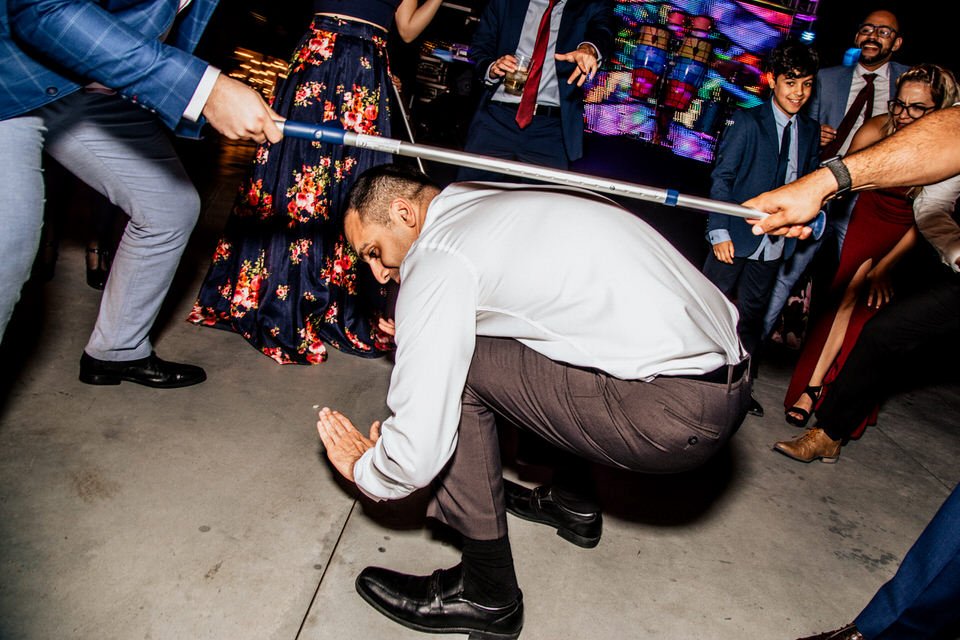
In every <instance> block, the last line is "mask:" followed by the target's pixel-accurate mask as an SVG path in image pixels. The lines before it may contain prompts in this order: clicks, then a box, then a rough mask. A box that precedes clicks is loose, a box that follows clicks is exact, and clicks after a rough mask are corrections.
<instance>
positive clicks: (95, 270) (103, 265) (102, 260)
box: [86, 247, 110, 291]
mask: <svg viewBox="0 0 960 640" xmlns="http://www.w3.org/2000/svg"><path fill="white" fill-rule="evenodd" d="M91 256H96V260H93V259H91ZM91 263H94V264H92V265H91ZM86 266H87V284H88V285H89V286H91V287H93V288H94V289H97V290H100V291H102V290H103V288H104V287H105V286H107V276H108V275H109V274H110V252H109V251H107V250H106V249H99V248H97V247H88V248H87V264H86Z"/></svg>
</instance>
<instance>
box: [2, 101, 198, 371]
mask: <svg viewBox="0 0 960 640" xmlns="http://www.w3.org/2000/svg"><path fill="white" fill-rule="evenodd" d="M0 136H2V140H3V142H4V145H3V149H4V151H2V152H0V183H2V184H3V185H4V189H3V190H2V195H0V199H2V201H0V225H2V228H3V231H2V233H0V256H2V259H0V282H3V283H4V286H3V287H0V337H2V336H3V333H4V332H5V331H6V327H7V323H8V321H9V320H10V316H11V314H12V313H13V309H14V306H15V305H16V303H17V300H18V299H19V297H20V289H21V288H22V286H23V283H24V282H26V280H27V278H28V277H29V275H30V269H31V266H32V263H33V260H34V257H35V256H36V253H37V248H38V245H39V241H40V229H41V227H42V225H43V201H44V184H43V174H42V170H41V152H42V151H46V152H47V153H48V154H50V156H52V157H53V158H54V159H56V160H57V161H58V162H60V164H62V165H63V166H64V167H66V168H67V169H68V170H69V171H70V172H72V173H73V174H75V175H76V176H77V177H78V178H80V179H81V180H82V181H84V182H85V183H87V184H88V185H90V186H91V187H93V188H94V189H96V190H97V191H99V192H100V193H102V194H103V195H105V196H106V197H107V198H108V199H109V200H110V201H111V202H113V203H114V204H116V205H117V206H119V207H120V208H121V209H123V211H124V212H125V213H126V214H127V215H128V216H129V218H130V220H129V222H128V223H127V225H126V227H125V229H124V232H123V237H122V239H121V241H120V245H119V247H118V248H117V253H116V257H115V258H114V261H113V266H112V267H111V270H110V277H109V279H108V280H107V286H106V288H105V289H104V292H103V297H102V299H101V302H100V312H99V315H98V316H97V322H96V325H95V327H94V329H93V333H92V335H91V336H90V340H89V342H88V343H87V346H86V347H85V349H84V350H85V351H86V352H87V353H88V354H89V355H91V356H93V357H94V358H99V359H101V360H113V361H120V360H135V359H137V358H143V357H146V356H148V355H150V352H151V351H152V349H153V348H152V346H151V344H150V335H149V334H150V330H151V328H152V327H153V323H154V321H155V320H156V318H157V314H158V313H159V311H160V306H161V304H162V303H163V299H164V297H165V296H166V295H167V291H168V289H169V288H170V283H171V281H172V280H173V275H174V273H175V271H176V269H177V265H178V263H179V262H180V257H181V255H182V254H183V250H184V248H185V247H186V244H187V240H188V239H189V237H190V232H191V231H192V230H193V227H194V225H195V224H196V222H197V218H198V216H199V214H200V198H199V196H198V195H197V191H196V189H195V188H194V186H193V184H192V183H191V181H190V178H189V177H188V176H187V174H186V171H185V170H184V168H183V165H182V164H181V163H180V160H179V158H178V157H177V155H176V152H175V151H174V148H173V145H172V143H171V140H170V138H169V137H168V134H167V133H166V132H165V130H164V129H163V128H162V125H161V124H160V122H159V120H157V118H156V117H154V116H153V115H152V114H150V113H149V112H148V111H146V110H144V109H142V108H141V107H138V106H136V105H133V104H130V103H129V102H127V101H125V100H123V99H122V98H119V97H117V96H112V95H104V94H100V93H87V92H82V91H81V92H78V93H74V94H71V95H69V96H67V97H65V98H62V99H60V100H58V101H56V102H54V103H52V104H49V105H47V106H44V107H41V108H40V109H37V110H35V111H32V112H30V113H27V114H24V115H23V116H18V117H16V118H10V119H8V120H4V121H2V122H0ZM49 187H50V188H60V186H59V185H49Z"/></svg>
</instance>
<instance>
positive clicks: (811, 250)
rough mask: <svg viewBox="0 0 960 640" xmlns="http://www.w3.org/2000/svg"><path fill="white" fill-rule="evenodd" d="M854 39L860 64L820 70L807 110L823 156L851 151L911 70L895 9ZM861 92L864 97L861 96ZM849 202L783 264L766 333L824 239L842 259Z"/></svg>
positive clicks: (862, 27)
mask: <svg viewBox="0 0 960 640" xmlns="http://www.w3.org/2000/svg"><path fill="white" fill-rule="evenodd" d="M853 44H854V46H855V47H856V48H857V49H859V50H860V57H859V59H858V61H857V64H855V65H853V66H850V65H837V66H834V67H826V68H824V69H821V70H820V71H819V72H818V73H817V81H816V85H815V87H814V92H813V97H812V98H811V99H810V104H809V106H808V111H807V113H808V114H809V115H810V117H811V118H813V119H814V120H816V121H817V122H819V123H820V146H821V149H820V156H821V160H828V159H830V158H833V157H835V156H842V155H844V154H846V152H847V149H848V148H849V147H850V142H851V140H853V134H854V133H856V132H857V129H858V128H860V125H861V124H863V123H864V121H865V120H867V119H869V118H871V117H873V116H876V115H880V114H881V113H885V112H886V109H887V101H888V100H889V99H890V98H892V97H895V96H896V95H897V78H899V77H900V75H901V74H902V73H903V72H904V71H906V70H907V69H909V66H908V65H905V64H900V63H899V62H896V61H894V60H893V59H892V57H893V54H894V53H895V52H896V51H897V50H898V49H899V48H900V46H901V45H902V44H903V38H902V37H901V34H900V23H899V21H898V20H897V17H896V16H895V15H894V14H893V13H891V12H890V11H886V10H879V11H872V12H870V13H869V14H868V15H867V16H866V18H864V19H863V21H862V22H861V23H860V24H859V25H858V26H857V31H856V33H855V34H854V38H853ZM868 76H869V78H868ZM868 85H870V86H868ZM861 93H863V96H864V97H863V98H861V99H859V100H858V96H860V94H861ZM868 110H869V113H867V111H868ZM847 114H849V116H848V115H847ZM845 122H846V124H844V123H845ZM845 204H846V201H845V200H840V201H838V202H837V203H836V204H835V205H833V206H831V208H830V212H829V213H830V215H828V216H827V226H828V229H827V233H825V234H824V237H823V238H821V239H819V240H812V239H811V240H808V241H806V242H802V243H800V244H799V245H798V246H797V249H796V251H795V252H794V254H793V256H792V257H791V258H790V259H789V260H785V261H784V263H783V264H782V265H781V266H780V272H779V273H778V274H777V282H776V283H775V284H774V287H773V292H772V294H771V296H770V303H769V305H768V307H767V313H766V318H765V320H764V334H765V335H766V334H769V333H770V331H771V330H772V329H773V327H774V325H775V324H776V322H777V318H778V317H779V315H780V312H781V310H782V309H783V306H784V305H785V304H786V302H787V298H788V297H789V296H790V292H791V290H792V289H793V287H794V285H796V283H797V281H798V280H800V278H801V277H802V276H803V275H804V273H805V272H806V271H807V269H808V268H809V267H810V264H811V263H812V262H813V258H814V256H815V255H816V254H817V252H818V251H819V250H820V247H821V246H822V245H823V242H826V243H827V246H830V247H831V249H830V251H831V252H832V253H831V255H829V256H826V257H827V258H831V257H832V258H833V259H834V260H835V259H839V255H840V246H841V245H842V244H843V237H844V236H845V235H846V232H847V223H848V222H849V212H848V211H847V209H846V206H845Z"/></svg>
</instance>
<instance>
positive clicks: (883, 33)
mask: <svg viewBox="0 0 960 640" xmlns="http://www.w3.org/2000/svg"><path fill="white" fill-rule="evenodd" d="M857 33H859V34H860V35H862V36H872V35H873V34H874V33H876V34H877V35H878V36H880V37H881V38H891V37H893V36H894V35H896V33H897V30H896V29H892V28H890V27H884V26H881V25H879V24H870V23H869V22H864V23H863V24H862V25H860V26H859V27H858V28H857Z"/></svg>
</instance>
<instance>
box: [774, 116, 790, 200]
mask: <svg viewBox="0 0 960 640" xmlns="http://www.w3.org/2000/svg"><path fill="white" fill-rule="evenodd" d="M792 124H793V120H788V121H787V125H786V126H785V127H784V128H783V136H782V137H781V138H780V157H779V158H777V184H776V186H778V187H780V186H783V185H784V184H786V182H787V164H788V163H789V160H790V129H791V128H792V127H791V125H792Z"/></svg>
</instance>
